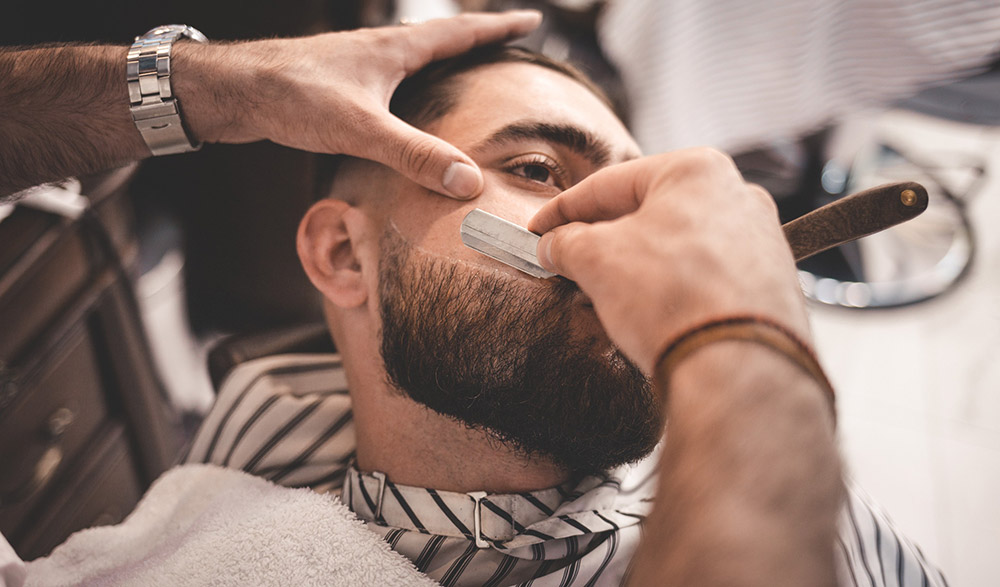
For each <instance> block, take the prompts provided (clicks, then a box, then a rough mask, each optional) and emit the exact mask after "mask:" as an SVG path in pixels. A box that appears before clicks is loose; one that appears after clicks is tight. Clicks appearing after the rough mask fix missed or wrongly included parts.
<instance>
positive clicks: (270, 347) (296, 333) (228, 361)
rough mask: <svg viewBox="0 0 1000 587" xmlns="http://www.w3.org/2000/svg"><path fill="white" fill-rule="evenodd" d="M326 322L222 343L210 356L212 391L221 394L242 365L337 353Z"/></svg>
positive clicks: (243, 335)
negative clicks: (281, 357) (264, 359)
mask: <svg viewBox="0 0 1000 587" xmlns="http://www.w3.org/2000/svg"><path fill="white" fill-rule="evenodd" d="M335 352H337V349H336V347H335V346H334V345H333V339H331V338H330V331H329V329H328V327H327V325H326V323H325V322H311V323H307V324H299V325H295V326H289V327H287V328H277V329H272V330H268V331H266V332H258V333H251V334H238V335H233V336H229V337H226V338H224V339H222V340H221V341H219V342H218V343H217V344H216V345H215V347H214V348H213V349H212V350H211V352H209V354H208V373H209V377H210V378H211V380H212V387H213V388H214V389H215V390H218V389H219V387H220V386H221V385H222V382H223V381H225V379H226V376H227V375H229V373H230V372H232V370H233V369H235V368H236V367H237V366H238V365H240V364H241V363H245V362H247V361H251V360H253V359H259V358H261V357H267V356H269V355H281V354H287V353H304V354H314V353H315V354H321V353H335Z"/></svg>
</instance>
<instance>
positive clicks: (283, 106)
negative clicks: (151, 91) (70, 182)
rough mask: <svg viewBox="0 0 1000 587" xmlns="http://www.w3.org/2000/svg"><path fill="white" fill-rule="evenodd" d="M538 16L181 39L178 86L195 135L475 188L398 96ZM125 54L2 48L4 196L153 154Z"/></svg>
mask: <svg viewBox="0 0 1000 587" xmlns="http://www.w3.org/2000/svg"><path fill="white" fill-rule="evenodd" d="M540 22H541V14H540V13H539V12H537V11H533V10H522V11H511V12H506V13H500V14H463V15H460V16H456V17H454V18H447V19H439V20H432V21H428V22H426V23H422V24H415V25H411V26H395V27H383V28H373V29H359V30H355V31H349V32H338V33H326V34H321V35H316V36H312V37H302V38H293V39H271V40H262V41H249V42H239V43H207V44H202V43H196V42H192V41H181V42H176V43H173V47H172V51H171V57H170V66H169V69H170V86H171V92H172V96H173V97H176V99H177V101H178V102H179V103H180V105H181V109H182V111H181V114H182V115H183V119H184V124H185V126H186V128H187V130H188V133H189V134H190V135H193V136H191V137H190V138H191V139H193V140H194V142H196V143H197V142H220V143H248V142H252V141H258V140H263V139H268V140H271V141H274V142H276V143H280V144H282V145H286V146H289V147H294V148H297V149H304V150H308V151H314V152H319V153H333V154H347V155H353V156H355V157H361V158H365V159H372V160H374V161H378V162H379V163H382V164H384V165H387V166H389V167H391V168H393V169H395V170H396V171H398V172H399V173H401V174H402V175H405V176H406V177H409V178H410V179H412V180H413V181H415V182H417V183H419V184H421V185H423V186H425V187H427V188H429V189H431V190H433V191H435V192H439V193H442V194H445V195H447V196H451V197H455V198H459V199H466V198H471V197H474V196H476V195H478V194H479V192H480V191H481V190H482V186H483V178H482V173H481V172H480V170H479V168H478V167H477V166H476V164H475V163H474V162H473V161H472V159H470V158H469V157H468V156H466V155H465V154H464V153H462V152H461V151H459V150H458V149H456V148H455V147H453V146H452V145H450V144H448V143H447V142H445V141H442V140H441V139H438V138H436V137H433V136H431V135H429V134H427V133H424V132H421V131H419V130H417V129H416V128H413V127H411V126H410V125H408V124H406V123H405V122H403V121H402V120H400V119H398V118H396V117H395V116H393V115H392V114H390V113H389V108H388V107H389V100H390V98H391V97H392V94H393V91H394V90H395V89H396V87H397V86H398V85H399V83H400V82H401V81H402V80H403V79H404V78H405V77H407V76H408V75H410V74H412V73H414V72H416V71H417V70H419V69H421V68H422V67H423V66H425V65H427V64H428V63H430V62H432V61H435V60H438V59H443V58H446V57H451V56H454V55H458V54H461V53H464V52H466V51H468V50H469V49H472V48H474V47H477V46H479V45H485V44H488V43H494V42H500V41H504V40H507V39H510V38H514V37H519V36H522V35H525V34H527V33H528V32H530V31H531V30H533V29H534V28H535V27H537V26H538V24H539V23H540ZM127 52H128V49H127V47H124V46H109V45H78V46H73V45H71V46H65V47H54V48H53V47H44V48H14V49H3V48H0V79H2V80H3V83H0V112H2V113H3V116H0V137H3V140H2V141H0V199H2V197H3V196H5V195H8V194H11V193H13V192H17V191H18V190H21V189H24V188H27V187H30V186H33V185H37V184H40V183H44V182H47V181H53V180H58V179H63V178H66V177H71V176H78V175H86V174H89V173H94V172H97V171H102V170H105V169H109V168H112V167H117V166H120V165H123V164H125V163H128V162H131V161H136V160H139V159H143V158H145V157H148V156H149V155H150V149H149V147H147V145H146V143H145V142H144V140H143V137H142V136H141V135H140V133H139V131H138V130H137V128H136V124H135V123H134V122H133V120H132V115H131V114H130V111H129V89H128V88H127V85H126V53H127ZM161 91H162V90H161ZM160 128H163V127H160Z"/></svg>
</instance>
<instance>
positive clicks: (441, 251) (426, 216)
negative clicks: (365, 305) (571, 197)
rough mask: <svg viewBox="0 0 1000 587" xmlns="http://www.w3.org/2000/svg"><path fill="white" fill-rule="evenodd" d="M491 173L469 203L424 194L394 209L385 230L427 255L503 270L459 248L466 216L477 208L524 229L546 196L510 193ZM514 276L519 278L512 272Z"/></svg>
mask: <svg viewBox="0 0 1000 587" xmlns="http://www.w3.org/2000/svg"><path fill="white" fill-rule="evenodd" d="M495 175H496V174H495V173H494V172H486V185H485V187H484V190H483V194H482V195H481V196H480V197H478V198H476V199H475V200H472V201H470V202H459V201H456V200H451V199H448V198H445V197H443V196H440V195H437V194H434V193H432V192H429V191H427V192H425V193H423V194H419V195H418V196H416V197H414V198H412V199H410V200H409V201H408V202H406V203H405V204H403V205H400V206H398V207H397V208H396V209H395V210H394V211H393V212H392V214H390V217H389V222H390V224H389V229H390V230H395V231H396V232H397V233H398V235H399V236H401V237H402V238H403V239H404V240H406V242H407V243H409V244H410V245H412V246H414V247H417V248H419V249H421V250H423V251H425V252H427V253H432V254H435V255H442V256H447V257H450V258H452V259H460V260H465V261H469V262H471V263H476V264H481V265H483V266H488V267H491V268H498V269H499V268H507V266H506V265H503V264H501V263H499V262H498V261H494V260H493V259H490V258H488V257H485V256H484V255H481V254H479V253H478V252H476V251H474V250H472V249H470V248H468V247H466V246H465V245H464V244H462V239H461V235H460V232H459V231H460V228H461V225H462V220H463V219H465V216H466V214H468V213H469V212H471V211H472V210H473V209H475V208H481V209H483V210H485V211H487V212H489V213H490V214H495V215H497V216H499V217H501V218H504V219H506V220H509V221H511V222H513V223H515V224H519V225H521V226H524V225H525V224H527V223H528V220H529V219H531V217H532V216H534V214H535V212H536V211H538V209H539V208H541V207H542V205H544V204H545V202H547V201H548V200H549V199H550V196H548V195H545V196H538V195H533V194H531V193H527V192H525V191H524V190H518V189H514V188H513V187H512V186H510V185H509V184H506V183H505V182H503V181H501V179H500V178H497V177H496V176H495ZM511 271H513V272H514V273H517V274H519V273H520V272H517V271H516V270H514V269H511Z"/></svg>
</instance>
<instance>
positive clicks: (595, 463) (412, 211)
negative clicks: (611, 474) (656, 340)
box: [379, 63, 661, 472]
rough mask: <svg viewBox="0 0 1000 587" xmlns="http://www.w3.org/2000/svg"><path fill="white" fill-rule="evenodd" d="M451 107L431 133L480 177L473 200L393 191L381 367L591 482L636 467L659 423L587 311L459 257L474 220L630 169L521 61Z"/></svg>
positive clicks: (527, 281) (554, 79)
mask: <svg viewBox="0 0 1000 587" xmlns="http://www.w3.org/2000/svg"><path fill="white" fill-rule="evenodd" d="M458 88H459V89H458V91H459V92H460V94H459V98H458V100H457V105H456V106H455V108H454V109H452V110H451V111H450V112H449V113H448V114H446V115H445V116H443V117H442V118H441V119H439V120H437V121H435V122H434V123H432V124H430V125H429V126H428V128H427V129H426V130H428V131H430V132H432V133H434V134H436V135H437V136H440V137H442V138H444V139H445V140H448V141H449V142H451V143H452V144H454V145H455V146H457V147H458V148H459V149H462V150H463V151H465V152H466V153H467V154H469V155H470V156H471V157H472V158H473V159H475V160H476V162H477V163H478V164H479V166H480V168H481V169H482V171H483V175H484V179H485V188H484V191H483V194H482V196H481V197H480V198H478V199H477V200H475V201H473V202H467V203H466V202H454V201H450V200H447V199H445V198H442V197H440V196H438V195H435V194H432V193H430V192H428V191H426V190H424V189H423V188H421V187H419V186H417V185H416V184H413V183H411V182H408V181H406V180H405V179H403V178H401V177H396V178H394V179H393V182H394V186H393V187H394V188H395V190H394V191H395V194H396V196H395V197H394V198H390V199H388V200H387V203H388V206H387V208H386V211H385V213H384V214H385V217H386V218H387V220H386V223H385V232H384V238H383V240H382V243H381V256H380V267H379V274H380V283H379V298H380V303H381V321H382V355H383V359H384V361H385V366H386V372H387V374H388V376H389V378H390V380H391V381H392V383H393V384H394V385H395V386H396V387H398V388H400V389H402V390H403V391H404V392H405V393H406V394H408V395H409V396H410V397H411V398H413V399H414V400H416V401H418V402H420V403H423V404H425V405H427V406H428V407H430V408H432V409H434V410H435V411H437V412H440V413H443V414H446V415H449V416H452V417H455V418H457V419H459V420H461V421H463V422H464V423H466V424H467V425H469V426H472V427H474V428H481V429H484V430H487V431H488V432H490V433H491V434H492V435H493V436H494V437H495V438H496V439H498V440H499V441H500V442H502V443H505V444H507V445H508V446H511V447H514V448H516V449H519V450H521V451H523V452H524V453H526V454H529V455H540V456H544V457H549V458H552V459H554V460H555V461H556V462H557V463H559V464H560V465H562V466H565V467H567V468H568V469H571V470H576V471H585V472H593V471H598V470H602V469H606V468H609V467H612V466H615V465H618V464H621V463H624V462H628V461H633V460H637V459H639V458H641V457H642V456H644V455H645V454H646V453H648V451H649V450H651V449H652V446H653V445H654V444H655V443H656V441H657V439H658V437H659V432H660V425H661V422H660V419H659V413H660V412H659V410H658V409H657V407H656V405H655V404H654V400H653V396H652V394H651V391H650V388H649V384H648V381H647V380H646V378H645V377H644V376H643V375H642V374H641V372H640V371H639V370H638V369H637V368H636V367H635V366H633V365H632V364H631V363H629V362H628V361H627V360H626V359H625V358H624V357H623V356H622V355H621V354H620V353H619V352H618V351H617V350H616V349H615V348H614V347H613V346H612V345H611V343H610V341H609V340H608V339H607V337H606V335H605V334H604V331H603V329H602V328H601V327H600V324H599V322H598V321H597V318H596V316H595V314H594V312H593V309H592V308H591V307H590V305H589V303H588V300H587V299H586V297H585V296H583V295H582V294H581V293H580V291H579V290H578V289H577V288H576V286H575V285H574V284H572V283H571V282H568V281H566V280H563V279H562V278H551V279H547V280H539V279H535V278H532V277H529V276H527V275H525V274H522V273H519V272H517V271H516V270H514V269H512V268H510V267H507V266H506V265H503V264H501V263H499V262H497V261H494V260H492V259H490V258H488V257H485V256H483V255H480V254H479V253H477V252H475V251H473V250H471V249H468V248H466V247H465V246H464V245H463V244H462V243H461V241H460V237H459V226H460V224H461V221H462V219H463V218H464V216H465V215H466V214H467V213H468V212H469V210H471V209H473V208H476V207H478V208H483V209H485V210H487V211H489V212H492V213H494V214H497V215H498V216H501V217H503V218H506V219H508V220H511V221H513V222H515V223H518V224H521V225H523V224H526V223H527V221H528V219H529V218H530V217H531V216H532V215H533V214H534V212H535V211H536V210H537V209H538V208H539V207H540V206H541V205H542V204H544V203H545V202H546V201H547V200H548V199H550V198H552V197H553V196H555V195H556V194H558V193H559V192H560V191H562V190H563V189H566V188H568V187H570V186H572V185H574V184H576V183H577V182H579V181H580V180H581V179H583V178H584V177H586V176H588V175H590V174H591V173H593V172H594V171H596V170H597V169H599V168H601V167H604V166H606V165H608V164H612V163H616V162H620V161H622V160H624V159H628V158H632V157H635V156H637V155H638V148H637V147H636V145H635V142H634V141H633V140H632V138H631V136H630V135H629V134H628V132H627V130H626V129H625V128H624V126H623V125H622V124H621V123H620V122H619V121H618V119H617V118H616V117H615V116H614V114H613V113H612V112H611V111H610V110H609V109H608V108H607V107H606V106H605V105H604V104H603V103H602V102H601V101H600V100H599V99H598V98H597V97H596V96H594V95H593V94H592V93H591V92H590V91H589V90H587V89H586V88H585V87H584V86H582V85H580V84H578V83H577V82H575V81H573V80H572V79H570V78H568V77H566V76H564V75H562V74H560V73H558V72H555V71H551V70H548V69H545V68H542V67H539V66H535V65H530V64H524V63H504V64H496V65H489V66H484V67H481V68H478V69H476V70H473V71H471V72H468V73H465V74H462V75H461V76H460V78H459V83H458Z"/></svg>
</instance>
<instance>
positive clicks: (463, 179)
mask: <svg viewBox="0 0 1000 587" xmlns="http://www.w3.org/2000/svg"><path fill="white" fill-rule="evenodd" d="M373 125H374V126H375V128H372V129H371V132H370V135H369V136H368V137H366V139H367V140H365V141H364V142H363V143H362V146H361V148H359V149H358V152H355V153H348V154H349V155H354V156H357V157H363V158H365V159H371V160H373V161H378V162H379V163H382V164H383V165H386V166H388V167H391V168H393V169H395V170H396V171H397V172H399V173H400V174H402V175H404V176H406V177H408V178H409V179H411V180H413V181H415V182H416V183H419V184H420V185H422V186H424V187H425V188H427V189H429V190H432V191H435V192H438V193H440V194H443V195H446V196H449V197H452V198H455V199H459V200H467V199H469V198H473V197H475V196H477V195H479V192H481V191H482V189H483V175H482V172H480V171H479V167H478V166H477V165H476V164H475V162H473V161H472V159H470V158H469V157H467V156H466V155H465V154H464V153H462V152H461V151H459V150H458V149H456V148H455V147H454V146H452V145H451V144H449V143H448V142H446V141H444V140H441V139H439V138H438V137H435V136H432V135H429V134H427V133H425V132H423V131H420V130H418V129H416V128H414V127H412V126H410V125H409V124H407V123H405V122H403V121H402V120H400V119H399V118H396V117H395V116H393V115H392V114H389V112H382V113H379V114H377V115H375V120H374V121H373Z"/></svg>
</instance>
